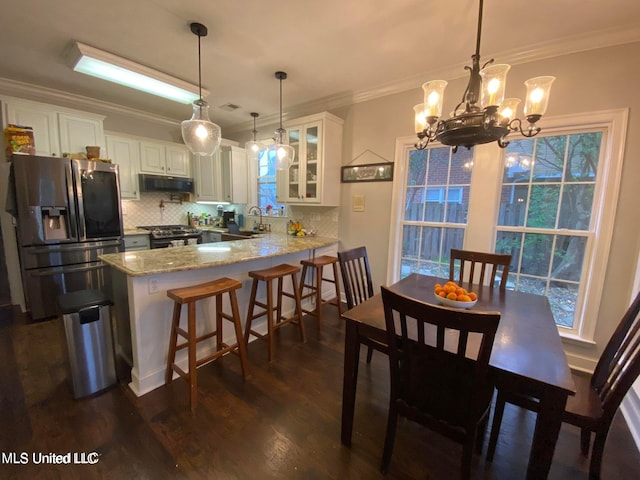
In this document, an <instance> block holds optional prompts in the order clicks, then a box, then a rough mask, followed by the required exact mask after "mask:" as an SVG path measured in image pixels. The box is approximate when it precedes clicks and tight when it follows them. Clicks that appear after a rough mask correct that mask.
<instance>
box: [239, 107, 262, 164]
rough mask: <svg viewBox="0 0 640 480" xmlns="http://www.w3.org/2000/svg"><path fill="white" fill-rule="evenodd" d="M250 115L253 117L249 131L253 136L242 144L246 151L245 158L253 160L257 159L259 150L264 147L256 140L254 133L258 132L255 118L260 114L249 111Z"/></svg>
mask: <svg viewBox="0 0 640 480" xmlns="http://www.w3.org/2000/svg"><path fill="white" fill-rule="evenodd" d="M251 116H252V117H253V130H252V131H251V133H252V134H253V138H252V140H249V141H248V142H247V143H245V144H244V149H245V150H246V151H247V159H248V160H251V161H255V160H258V157H259V155H260V152H261V151H262V150H264V147H263V146H262V145H261V144H260V143H259V142H258V141H257V140H256V135H257V134H258V130H256V118H258V117H259V116H260V115H259V114H257V113H256V112H251Z"/></svg>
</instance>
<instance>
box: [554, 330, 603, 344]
mask: <svg viewBox="0 0 640 480" xmlns="http://www.w3.org/2000/svg"><path fill="white" fill-rule="evenodd" d="M560 338H561V339H562V343H567V344H569V345H578V346H580V347H595V346H596V342H594V341H593V340H589V339H587V338H583V337H580V336H578V335H574V334H572V333H563V332H562V330H560Z"/></svg>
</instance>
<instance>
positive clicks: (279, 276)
mask: <svg viewBox="0 0 640 480" xmlns="http://www.w3.org/2000/svg"><path fill="white" fill-rule="evenodd" d="M298 272H300V267H298V266H295V265H289V264H286V263H283V264H280V265H276V266H274V267H270V268H265V269H262V270H252V271H250V272H249V277H250V278H252V279H253V283H252V285H251V297H250V299H249V308H248V310H247V321H246V325H245V335H244V340H245V342H246V343H247V344H248V343H249V337H250V336H251V335H253V336H255V337H257V338H260V339H263V340H267V341H268V345H269V350H268V351H269V361H271V360H272V359H273V349H274V346H273V334H274V332H275V331H276V330H277V329H278V328H280V327H283V326H285V325H287V324H288V323H297V324H298V328H299V329H300V337H301V340H302V342H303V343H304V342H306V341H307V338H306V335H305V331H304V323H303V322H302V308H301V306H300V291H299V290H298V276H297V275H298ZM287 276H289V277H291V284H292V287H293V288H292V290H293V291H292V292H287V291H284V288H283V280H284V279H285V278H286V277H287ZM274 280H277V281H278V289H277V301H276V304H275V305H274V304H273V281H274ZM260 282H265V285H266V290H267V303H263V302H260V301H258V300H256V294H257V292H258V284H259V283H260ZM282 297H289V298H291V299H293V301H294V302H295V314H294V315H293V316H291V317H289V318H285V317H283V315H282ZM256 306H257V307H260V309H262V311H259V312H258V313H254V310H255V307H256ZM274 311H275V312H276V315H275V317H274V316H273V312H274ZM262 316H266V317H267V333H266V335H265V334H262V333H259V332H256V331H255V330H252V329H251V325H252V323H253V321H254V320H255V319H256V318H260V317H262Z"/></svg>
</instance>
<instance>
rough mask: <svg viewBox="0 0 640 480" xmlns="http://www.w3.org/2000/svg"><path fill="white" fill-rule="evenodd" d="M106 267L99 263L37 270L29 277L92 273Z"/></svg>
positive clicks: (31, 271) (30, 272) (31, 272)
mask: <svg viewBox="0 0 640 480" xmlns="http://www.w3.org/2000/svg"><path fill="white" fill-rule="evenodd" d="M106 267H107V264H105V263H99V264H95V265H89V266H77V267H53V268H39V269H37V270H30V271H29V275H30V276H32V277H47V276H50V275H60V274H61V273H78V272H90V271H92V270H100V269H101V268H106Z"/></svg>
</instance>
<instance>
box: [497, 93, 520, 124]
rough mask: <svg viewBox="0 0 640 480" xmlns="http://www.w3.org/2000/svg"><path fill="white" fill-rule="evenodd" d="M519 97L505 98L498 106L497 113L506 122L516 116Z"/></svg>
mask: <svg viewBox="0 0 640 480" xmlns="http://www.w3.org/2000/svg"><path fill="white" fill-rule="evenodd" d="M519 104H520V99H519V98H505V99H504V100H503V101H502V103H501V104H500V108H498V113H499V114H500V116H501V117H502V118H503V119H504V120H505V121H507V122H510V121H511V120H513V119H514V118H516V114H517V112H518V105H519Z"/></svg>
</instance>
